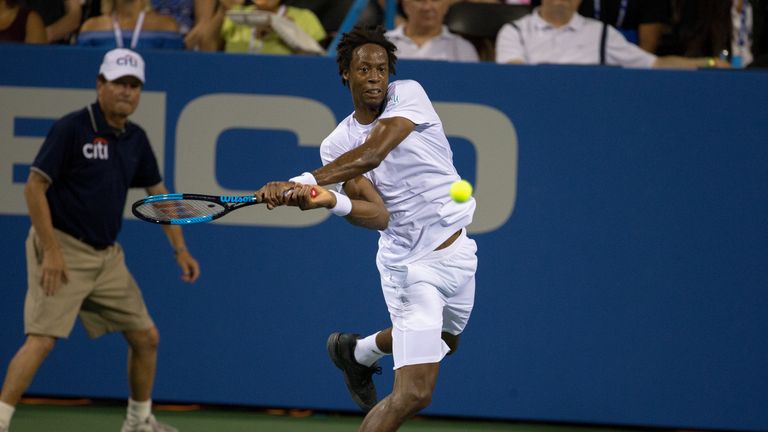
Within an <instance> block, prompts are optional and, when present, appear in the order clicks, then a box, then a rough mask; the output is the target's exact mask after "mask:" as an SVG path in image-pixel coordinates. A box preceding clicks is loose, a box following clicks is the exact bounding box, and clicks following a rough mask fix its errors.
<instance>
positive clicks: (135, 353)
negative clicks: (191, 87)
mask: <svg viewBox="0 0 768 432" xmlns="http://www.w3.org/2000/svg"><path fill="white" fill-rule="evenodd" d="M143 84H144V60H143V59H142V58H141V56H139V55H138V54H137V53H135V52H133V51H130V50H126V49H115V50H112V51H109V52H108V53H107V54H106V55H105V56H104V60H103V63H102V65H101V68H100V70H99V75H98V79H97V82H96V92H97V94H98V100H97V102H96V103H94V104H92V105H89V106H87V107H85V108H84V109H81V110H79V111H75V112H73V113H71V114H68V115H66V116H64V117H63V118H62V119H60V120H59V121H57V122H56V123H55V124H54V125H53V127H52V128H51V130H50V132H49V133H48V137H47V138H46V139H45V142H43V145H42V147H41V148H40V152H39V153H38V155H37V157H36V158H35V161H34V163H33V164H32V170H31V172H30V174H29V179H28V180H27V184H26V187H25V189H24V195H25V197H26V200H27V206H28V208H29V215H30V218H31V219H32V227H31V229H30V232H29V236H28V238H27V242H26V254H27V271H28V278H27V280H28V287H27V297H26V302H25V305H24V331H25V334H26V335H27V339H26V341H25V342H24V345H22V347H21V348H20V349H19V351H18V352H17V353H16V355H15V356H14V357H13V359H12V360H11V363H10V364H9V366H8V371H7V374H6V377H5V381H4V383H3V387H2V393H0V432H5V431H7V430H8V427H9V424H10V419H11V416H12V415H13V411H14V407H15V405H16V404H17V403H18V401H19V399H20V398H21V396H22V395H23V393H24V392H25V391H26V390H27V388H28V387H29V385H30V383H31V382H32V379H33V378H34V376H35V373H36V372H37V370H38V368H39V367H40V365H41V364H42V362H43V360H44V359H45V358H46V356H47V355H48V353H49V352H50V351H51V350H52V349H53V347H54V345H55V342H56V340H57V339H59V338H67V337H68V336H69V334H70V333H71V331H72V328H73V327H74V324H75V319H76V317H77V316H78V315H79V316H80V320H81V322H82V323H83V326H84V327H85V329H86V331H87V332H88V334H89V336H91V337H93V338H95V337H98V336H101V335H102V334H104V333H107V332H116V331H119V332H122V333H123V335H124V336H125V339H126V341H127V342H128V346H129V350H128V354H129V355H128V379H129V384H130V390H131V395H130V399H129V401H128V413H127V416H126V419H125V421H124V423H123V427H122V431H123V432H132V431H141V432H144V431H175V430H176V429H174V428H172V427H170V426H168V425H164V424H162V423H159V422H158V421H157V420H155V418H154V416H153V415H152V413H151V393H152V385H153V383H154V378H155V369H156V364H157V345H158V341H159V336H158V331H157V328H156V327H155V324H154V322H153V321H152V318H151V317H150V316H149V313H148V312H147V308H146V306H145V304H144V300H143V298H142V295H141V291H140V290H139V287H138V286H137V284H136V282H135V280H134V279H133V276H131V273H130V271H129V270H128V268H127V267H126V265H125V259H124V255H123V250H122V248H121V246H120V245H119V244H118V243H117V242H116V239H117V235H118V232H119V231H120V226H121V224H122V214H123V209H124V207H125V201H126V196H127V193H128V188H130V187H142V188H145V189H146V191H147V193H148V194H150V195H154V194H163V193H168V190H167V189H166V187H165V186H164V185H163V183H162V179H161V177H160V172H159V169H158V166H157V161H156V159H155V155H154V154H153V152H152V148H151V147H150V144H149V140H148V139H147V135H146V133H145V132H144V130H143V129H142V128H141V127H139V126H138V125H136V124H134V123H131V122H130V121H129V120H128V116H130V115H131V114H133V112H134V111H135V110H136V107H137V106H138V103H139V97H140V95H141V89H142V86H143ZM163 229H164V230H165V234H166V236H167V237H168V240H169V242H170V244H171V246H172V247H173V249H174V251H175V254H176V261H177V263H178V265H179V267H181V270H182V279H183V280H184V281H186V282H194V281H195V280H196V279H197V278H198V276H199V274H200V268H199V266H198V263H197V261H196V260H195V259H194V258H193V257H192V255H190V253H189V252H188V251H187V248H186V246H185V242H184V236H183V234H182V232H181V228H179V227H178V226H170V225H163Z"/></svg>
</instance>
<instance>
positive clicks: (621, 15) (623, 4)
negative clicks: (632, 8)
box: [594, 0, 629, 28]
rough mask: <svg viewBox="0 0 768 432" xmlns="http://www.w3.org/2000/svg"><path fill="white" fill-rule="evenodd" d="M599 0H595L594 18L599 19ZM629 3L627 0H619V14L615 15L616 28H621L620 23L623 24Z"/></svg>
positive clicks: (600, 7)
mask: <svg viewBox="0 0 768 432" xmlns="http://www.w3.org/2000/svg"><path fill="white" fill-rule="evenodd" d="M600 3H601V0H595V3H594V5H595V7H594V8H595V18H597V19H600V12H601V9H602V6H601V4H600ZM628 4H629V0H621V4H619V15H618V16H617V17H616V28H621V26H622V24H624V18H625V17H626V16H627V6H628Z"/></svg>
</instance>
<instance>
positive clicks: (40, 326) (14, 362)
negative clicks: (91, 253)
mask: <svg viewBox="0 0 768 432" xmlns="http://www.w3.org/2000/svg"><path fill="white" fill-rule="evenodd" d="M55 234H56V236H57V240H58V242H59V245H60V246H61V252H62V256H63V257H64V262H65V263H66V266H67V269H68V283H66V284H64V285H62V286H61V287H60V288H59V290H58V291H57V292H56V293H55V294H54V295H46V294H45V292H44V291H43V288H42V286H41V285H40V281H41V280H42V274H43V273H42V272H43V270H42V259H43V250H42V246H41V244H40V240H39V238H38V236H37V233H36V232H35V230H34V229H30V230H29V235H28V236H27V239H26V243H25V251H26V261H27V294H26V298H25V301H24V332H25V334H26V335H27V338H26V340H25V342H24V344H23V345H22V346H21V348H20V349H19V350H18V351H17V352H16V354H15V355H14V357H13V359H11V362H10V363H9V365H8V369H7V371H6V375H5V379H4V381H3V388H2V391H0V426H1V425H3V423H5V426H6V427H7V426H8V424H9V423H10V419H11V416H12V415H13V407H15V406H16V404H17V403H18V401H19V400H20V399H21V397H22V396H23V394H24V392H25V391H26V390H27V388H29V386H30V384H31V383H32V380H33V379H34V377H35V375H36V373H37V370H38V369H39V368H40V365H42V363H43V361H44V360H45V358H46V357H47V356H48V354H49V353H50V352H51V350H52V349H53V347H54V345H55V343H56V339H57V338H66V337H68V336H69V334H70V333H71V332H72V328H73V327H74V325H75V320H76V319H77V313H78V310H79V309H80V303H81V302H82V301H83V298H85V297H86V296H87V295H88V292H89V291H90V288H91V286H92V285H93V276H92V274H93V273H92V271H91V270H92V269H93V261H92V260H90V259H89V257H88V255H87V253H86V254H84V253H83V251H84V250H85V245H83V244H82V243H80V242H79V241H77V240H75V239H73V238H72V237H69V236H66V235H65V234H63V233H61V232H59V231H56V232H55Z"/></svg>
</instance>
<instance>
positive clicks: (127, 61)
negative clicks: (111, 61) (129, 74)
mask: <svg viewBox="0 0 768 432" xmlns="http://www.w3.org/2000/svg"><path fill="white" fill-rule="evenodd" d="M115 63H116V64H117V65H118V66H128V67H139V61H138V60H137V59H136V57H134V56H132V55H130V54H128V55H125V56H123V57H118V59H117V60H116V61H115Z"/></svg>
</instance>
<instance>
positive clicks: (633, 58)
mask: <svg viewBox="0 0 768 432" xmlns="http://www.w3.org/2000/svg"><path fill="white" fill-rule="evenodd" d="M513 24H514V25H513ZM602 33H603V23H602V22H600V21H598V20H595V19H592V18H586V17H584V16H581V15H579V14H574V15H573V17H572V18H571V20H570V21H569V22H568V24H566V25H564V26H562V27H554V26H553V25H552V24H549V23H548V22H546V21H544V19H543V18H542V17H541V15H539V8H536V9H534V11H533V12H532V13H530V14H529V15H526V16H524V17H522V18H520V19H518V20H517V21H515V22H514V23H511V24H504V26H502V27H501V29H500V30H499V33H498V35H497V36H496V62H497V63H509V62H511V61H522V62H523V63H525V64H547V63H549V64H592V65H597V64H600V43H601V39H602ZM605 62H606V64H608V65H611V66H622V67H627V68H641V69H642V68H650V67H653V64H654V63H655V62H656V56H655V55H653V54H650V53H648V52H646V51H644V50H643V49H642V48H640V47H639V46H637V45H635V44H633V43H631V42H629V41H627V39H626V38H625V37H624V35H622V34H621V33H620V32H619V31H618V30H616V29H615V28H613V27H612V26H608V32H607V35H606V44H605Z"/></svg>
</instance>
